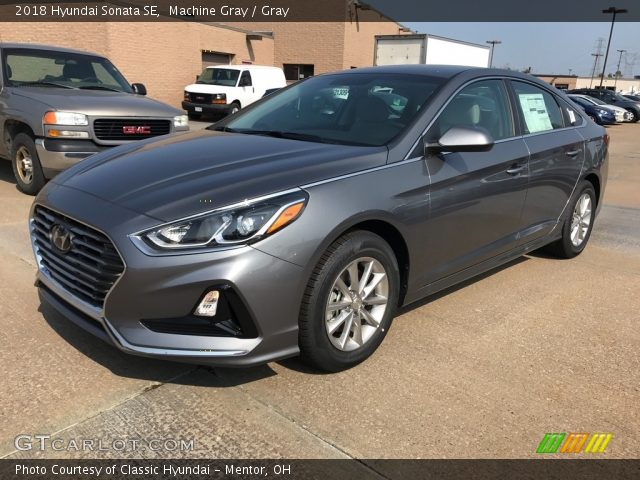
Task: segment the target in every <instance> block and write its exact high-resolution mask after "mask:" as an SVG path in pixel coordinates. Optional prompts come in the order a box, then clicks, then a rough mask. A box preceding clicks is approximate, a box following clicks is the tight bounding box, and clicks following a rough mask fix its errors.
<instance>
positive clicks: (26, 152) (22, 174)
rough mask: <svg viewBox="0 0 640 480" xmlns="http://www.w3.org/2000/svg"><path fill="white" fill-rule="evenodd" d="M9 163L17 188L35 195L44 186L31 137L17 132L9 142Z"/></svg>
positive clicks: (42, 175) (40, 167)
mask: <svg viewBox="0 0 640 480" xmlns="http://www.w3.org/2000/svg"><path fill="white" fill-rule="evenodd" d="M11 163H12V166H13V175H14V177H15V178H16V183H17V184H18V188H19V189H20V190H22V192H24V193H26V194H27V195H35V194H36V193H38V192H39V191H40V189H41V188H42V187H44V183H45V179H44V173H43V172H42V166H41V165H40V159H39V158H38V152H37V150H36V145H35V143H34V141H33V138H31V136H29V135H28V134H26V133H19V134H17V135H16V136H15V138H14V139H13V140H12V142H11Z"/></svg>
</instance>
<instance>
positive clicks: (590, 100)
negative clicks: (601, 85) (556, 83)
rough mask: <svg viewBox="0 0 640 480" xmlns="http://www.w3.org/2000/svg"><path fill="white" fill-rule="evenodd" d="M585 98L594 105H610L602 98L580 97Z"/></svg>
mask: <svg viewBox="0 0 640 480" xmlns="http://www.w3.org/2000/svg"><path fill="white" fill-rule="evenodd" d="M580 98H582V99H584V100H586V101H587V102H589V103H592V104H594V105H608V104H607V103H606V102H603V101H602V100H600V99H599V98H595V97H588V96H587V97H580Z"/></svg>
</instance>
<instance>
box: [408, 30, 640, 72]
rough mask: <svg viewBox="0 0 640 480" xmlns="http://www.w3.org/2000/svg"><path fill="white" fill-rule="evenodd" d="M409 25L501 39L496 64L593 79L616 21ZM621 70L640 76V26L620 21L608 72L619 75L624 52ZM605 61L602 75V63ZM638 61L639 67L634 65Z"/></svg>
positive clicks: (479, 39) (457, 36)
mask: <svg viewBox="0 0 640 480" xmlns="http://www.w3.org/2000/svg"><path fill="white" fill-rule="evenodd" d="M403 25H405V26H407V27H409V28H411V29H412V30H417V31H418V32H419V33H430V34H433V35H440V36H443V37H451V38H455V39H458V40H466V41H468V42H475V43H482V44H484V43H485V42H486V40H501V41H502V44H501V45H496V47H495V51H494V57H493V65H494V66H496V67H505V66H509V67H510V68H513V69H518V70H520V69H522V68H527V67H532V68H533V72H534V73H554V74H568V73H569V69H571V70H572V74H577V75H582V76H591V71H592V69H593V60H594V57H592V56H591V54H592V53H595V52H596V50H597V45H598V38H603V39H604V41H603V47H602V53H604V52H605V49H606V47H607V39H608V37H609V29H610V27H611V23H604V22H603V23H559V22H554V23H469V22H465V23H446V22H441V23H424V22H420V23H417V22H415V23H413V22H403ZM619 49H620V50H627V51H628V54H626V53H625V54H624V55H626V56H627V62H626V63H625V57H624V56H623V59H622V63H621V65H620V70H621V71H622V72H623V73H624V75H625V76H632V75H634V74H635V75H640V24H638V23H631V22H628V23H625V22H616V24H615V27H614V31H613V39H612V40H611V49H610V51H609V60H608V61H607V73H609V72H611V73H613V72H615V70H616V67H617V65H618V58H619V56H620V54H619V53H618V52H617V51H616V50H619ZM603 61H604V57H601V58H600V71H602V62H603ZM634 63H635V64H634Z"/></svg>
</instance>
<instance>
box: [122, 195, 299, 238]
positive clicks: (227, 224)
mask: <svg viewBox="0 0 640 480" xmlns="http://www.w3.org/2000/svg"><path fill="white" fill-rule="evenodd" d="M307 199H308V196H307V194H306V193H305V192H303V191H302V190H299V191H296V192H294V193H290V194H286V195H282V196H279V197H273V198H269V199H266V200H259V201H254V202H251V201H247V202H243V203H241V204H238V205H233V206H230V207H225V208H223V209H219V210H214V211H212V212H208V213H204V214H199V215H196V216H193V217H187V218H185V219H182V220H178V221H175V222H171V223H168V224H165V225H162V226H159V227H156V228H153V229H150V230H146V231H143V232H140V233H137V234H134V235H132V237H133V238H134V239H139V240H142V241H143V242H144V243H145V244H147V245H148V246H150V247H152V248H153V249H155V250H176V249H194V248H211V247H216V246H226V245H240V244H248V243H254V242H257V241H258V240H260V239H262V238H265V237H267V236H269V235H271V234H273V233H275V232H277V231H279V230H282V229H283V228H284V227H286V226H287V225H290V224H291V223H292V222H293V221H294V220H296V219H297V218H298V217H299V216H300V214H301V213H302V211H303V210H304V207H305V205H306V203H307ZM134 243H136V241H135V240H134Z"/></svg>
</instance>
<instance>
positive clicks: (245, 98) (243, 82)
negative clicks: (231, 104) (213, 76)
mask: <svg viewBox="0 0 640 480" xmlns="http://www.w3.org/2000/svg"><path fill="white" fill-rule="evenodd" d="M238 88H239V89H240V91H241V94H240V95H241V96H240V102H241V103H242V106H243V107H246V106H247V105H250V104H252V103H253V102H255V101H256V100H258V98H259V95H258V94H257V93H256V88H255V86H254V85H253V79H252V78H251V72H249V70H243V71H242V73H241V74H240V80H239V81H238Z"/></svg>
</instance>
